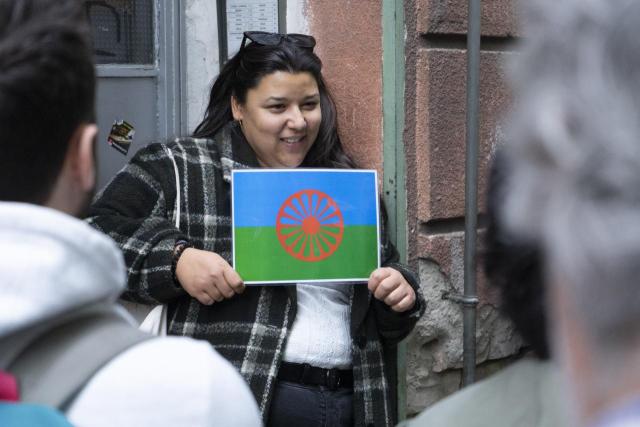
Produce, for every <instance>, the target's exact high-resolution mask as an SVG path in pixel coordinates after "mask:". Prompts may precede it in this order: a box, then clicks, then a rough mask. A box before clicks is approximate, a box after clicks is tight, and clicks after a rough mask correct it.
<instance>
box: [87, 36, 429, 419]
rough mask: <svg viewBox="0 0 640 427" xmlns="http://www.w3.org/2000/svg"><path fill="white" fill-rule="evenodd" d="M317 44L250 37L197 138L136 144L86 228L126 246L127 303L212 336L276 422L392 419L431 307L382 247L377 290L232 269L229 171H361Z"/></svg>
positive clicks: (373, 280)
mask: <svg viewBox="0 0 640 427" xmlns="http://www.w3.org/2000/svg"><path fill="white" fill-rule="evenodd" d="M314 46H315V40H314V39H313V37H311V36H306V35H300V34H289V35H282V34H271V33H261V32H247V33H245V38H244V39H243V41H242V45H241V48H240V51H239V53H238V54H236V55H235V56H234V57H233V58H231V59H230V60H229V61H228V62H227V64H225V66H224V67H223V69H222V71H221V73H220V75H219V76H218V78H217V79H216V81H215V83H214V85H213V87H212V89H211V95H210V101H209V105H208V107H207V111H206V114H205V118H204V120H203V121H202V123H200V125H199V126H198V127H197V129H196V131H195V133H194V136H193V137H192V138H182V139H178V140H176V141H174V142H172V143H170V144H167V145H166V146H165V145H161V144H151V145H149V146H147V147H145V148H144V149H142V150H140V152H139V153H137V154H136V156H135V157H134V158H133V159H132V161H131V163H130V164H129V165H128V166H127V167H126V168H125V169H124V170H123V171H122V172H120V173H119V174H118V175H117V176H116V177H115V179H114V180H113V181H112V182H111V184H109V186H108V187H107V188H106V189H105V190H104V191H103V192H102V194H101V195H99V197H98V199H97V201H96V203H95V204H94V206H93V208H92V211H91V214H90V216H91V218H90V222H91V223H92V224H93V225H94V226H96V227H97V228H99V229H101V230H103V231H104V232H106V233H108V234H109V235H110V236H112V237H113V238H114V239H115V240H116V241H117V242H118V244H119V245H120V246H121V247H122V249H123V251H124V255H125V260H126V262H127V265H128V276H129V277H128V279H129V280H128V290H127V292H126V293H125V297H126V298H127V299H131V300H133V301H138V302H143V303H147V304H158V303H168V304H169V325H168V332H169V333H170V334H175V335H187V336H191V337H194V338H200V339H205V340H208V341H209V342H211V344H212V345H213V346H214V347H215V348H216V350H218V351H219V352H220V353H221V354H222V355H223V356H224V357H226V358H227V359H229V360H230V361H231V362H232V363H233V364H234V365H235V366H236V367H237V368H238V369H239V370H240V372H241V373H242V375H243V376H244V377H245V379H246V380H247V382H248V383H249V386H250V387H251V390H252V391H253V393H254V395H255V397H256V400H257V402H258V406H259V407H260V410H261V411H262V414H263V417H264V419H265V423H266V424H267V425H300V424H302V423H308V425H309V426H311V425H315V424H318V423H325V422H326V423H327V424H328V425H354V424H355V425H391V424H393V423H394V422H395V419H394V417H395V411H394V407H395V397H394V391H395V390H394V379H393V376H394V369H395V368H394V366H393V364H387V365H385V363H384V361H385V359H388V360H393V345H394V344H395V343H397V342H398V341H399V340H401V339H402V338H404V337H405V336H406V335H407V334H408V333H409V332H410V331H411V329H412V328H413V326H414V324H415V322H416V321H417V319H418V318H419V316H420V314H421V312H422V311H423V309H424V308H423V307H424V303H423V302H422V300H421V297H419V294H418V282H417V280H416V278H415V276H414V275H413V274H412V273H411V272H410V271H409V270H407V269H406V268H404V267H402V266H401V265H398V264H395V263H394V261H395V260H396V259H397V255H396V253H395V250H394V249H393V248H392V246H390V245H389V244H387V243H386V239H385V241H384V242H382V247H383V261H384V264H383V265H384V266H385V267H382V268H379V269H377V270H375V271H374V272H372V273H371V277H370V279H369V283H368V289H367V288H366V287H364V286H358V285H355V286H335V285H334V286H329V285H326V286H322V285H319V286H309V285H305V286H299V287H297V286H260V287H257V286H256V287H249V288H245V287H244V285H243V283H242V278H241V277H239V275H238V274H237V273H236V272H235V271H234V270H233V268H232V267H231V266H230V264H229V260H230V259H231V227H230V225H231V224H230V209H231V206H230V186H229V184H230V182H229V180H230V175H231V170H232V169H234V168H247V167H253V168H256V167H264V168H273V167H278V168H295V167H299V166H303V167H324V168H327V167H328V168H353V167H354V162H353V161H352V160H351V159H350V158H349V157H348V156H347V155H346V154H345V152H344V150H343V148H342V145H341V143H340V139H339V138H338V133H337V123H336V109H335V105H334V103H333V101H332V99H331V97H330V95H329V92H328V90H327V88H326V85H325V83H324V80H323V78H322V74H321V62H320V59H319V58H318V57H317V56H316V55H315V54H314V53H313V47H314ZM172 158H173V159H175V161H176V164H177V167H178V171H179V176H180V181H181V183H180V186H181V194H182V196H181V199H180V200H181V203H180V208H181V215H180V229H177V228H176V227H175V226H174V224H173V222H172V217H173V215H174V213H175V210H176V209H175V203H176V183H175V178H174V172H173V163H172ZM372 295H373V297H374V298H371V296H372ZM176 363H188V361H176ZM331 417H334V418H331ZM323 425H324V424H323Z"/></svg>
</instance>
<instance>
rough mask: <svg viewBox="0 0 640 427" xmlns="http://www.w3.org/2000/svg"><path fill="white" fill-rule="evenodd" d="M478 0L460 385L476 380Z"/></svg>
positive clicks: (473, 10)
mask: <svg viewBox="0 0 640 427" xmlns="http://www.w3.org/2000/svg"><path fill="white" fill-rule="evenodd" d="M480 1H481V0H469V1H468V5H469V11H468V13H469V15H468V22H469V28H468V30H467V31H468V35H467V136H466V145H467V149H466V164H465V215H464V218H465V219H464V295H463V306H462V307H463V327H464V332H463V365H462V384H463V386H466V385H469V384H472V383H473V382H474V381H475V377H476V305H477V304H478V297H477V295H476V274H477V268H476V266H477V262H476V238H477V226H478V145H479V143H478V140H479V123H480V120H479V111H478V109H479V108H478V104H479V102H478V98H479V86H480Z"/></svg>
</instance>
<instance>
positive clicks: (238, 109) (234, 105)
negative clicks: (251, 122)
mask: <svg viewBox="0 0 640 427" xmlns="http://www.w3.org/2000/svg"><path fill="white" fill-rule="evenodd" d="M231 114H232V115H233V119H234V120H242V118H243V114H242V106H241V105H240V103H239V102H238V100H237V99H236V97H235V96H231Z"/></svg>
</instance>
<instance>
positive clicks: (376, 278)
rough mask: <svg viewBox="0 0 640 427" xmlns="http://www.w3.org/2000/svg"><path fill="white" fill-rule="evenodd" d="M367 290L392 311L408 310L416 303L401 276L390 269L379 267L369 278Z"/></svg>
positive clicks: (414, 294)
mask: <svg viewBox="0 0 640 427" xmlns="http://www.w3.org/2000/svg"><path fill="white" fill-rule="evenodd" d="M368 285H369V290H370V291H371V293H372V294H373V296H374V297H375V298H376V299H378V300H380V301H384V303H385V304H387V305H388V306H389V307H391V309H392V310H393V311H397V312H398V313H401V312H403V311H407V310H410V309H411V308H413V306H414V304H415V303H416V293H415V292H414V290H413V288H412V287H411V285H410V284H409V282H407V281H406V280H405V278H404V276H402V274H401V273H400V272H399V271H398V270H395V269H393V268H391V267H380V268H377V269H375V270H373V273H371V275H370V276H369V283H368Z"/></svg>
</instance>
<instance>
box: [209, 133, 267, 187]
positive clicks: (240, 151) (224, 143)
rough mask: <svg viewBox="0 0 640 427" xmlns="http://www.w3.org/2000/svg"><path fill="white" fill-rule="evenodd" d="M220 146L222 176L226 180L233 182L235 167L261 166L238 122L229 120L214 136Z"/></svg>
mask: <svg viewBox="0 0 640 427" xmlns="http://www.w3.org/2000/svg"><path fill="white" fill-rule="evenodd" d="M214 140H215V143H216V144H217V145H218V147H220V150H221V152H220V161H221V163H222V176H223V179H224V180H225V181H226V182H231V171H232V170H234V169H249V168H259V167H260V164H259V163H258V158H257V157H256V153H255V152H254V151H253V149H252V148H251V146H250V145H249V142H247V139H246V138H245V137H244V134H243V133H242V130H241V129H240V126H239V125H238V124H237V122H235V121H233V122H229V123H228V124H227V125H225V126H224V127H223V128H222V129H221V130H220V131H219V132H218V133H217V134H216V136H215V137H214Z"/></svg>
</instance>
